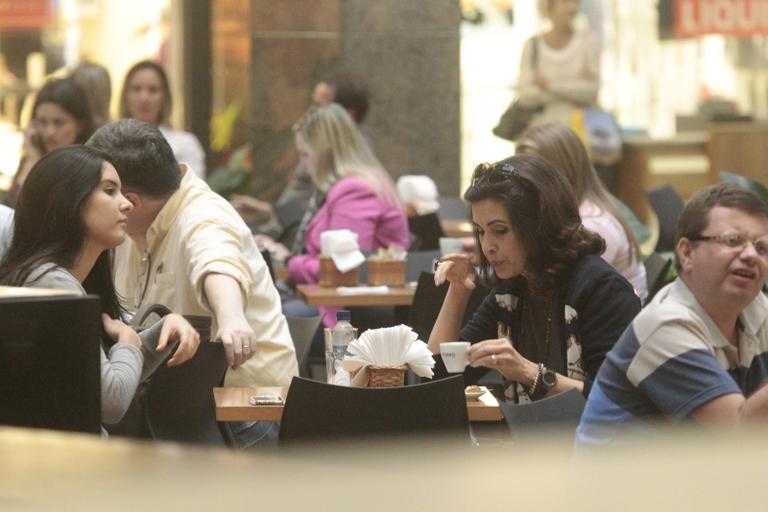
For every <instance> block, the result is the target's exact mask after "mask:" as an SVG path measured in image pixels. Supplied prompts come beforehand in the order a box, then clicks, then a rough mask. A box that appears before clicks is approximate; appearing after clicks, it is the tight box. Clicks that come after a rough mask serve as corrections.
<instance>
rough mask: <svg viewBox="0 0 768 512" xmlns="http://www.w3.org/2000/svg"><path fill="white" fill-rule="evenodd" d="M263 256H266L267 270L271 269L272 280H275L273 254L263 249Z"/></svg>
mask: <svg viewBox="0 0 768 512" xmlns="http://www.w3.org/2000/svg"><path fill="white" fill-rule="evenodd" d="M261 257H262V258H264V263H266V264H267V270H269V277H271V278H272V282H273V283H274V282H275V267H274V266H273V265H272V255H271V254H270V253H269V251H267V250H266V249H264V250H263V251H261Z"/></svg>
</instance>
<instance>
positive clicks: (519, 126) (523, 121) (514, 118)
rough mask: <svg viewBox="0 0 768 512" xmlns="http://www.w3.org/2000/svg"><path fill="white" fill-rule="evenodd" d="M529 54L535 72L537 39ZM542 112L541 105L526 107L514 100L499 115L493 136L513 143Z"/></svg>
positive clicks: (518, 100) (518, 99) (537, 59)
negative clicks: (534, 117)
mask: <svg viewBox="0 0 768 512" xmlns="http://www.w3.org/2000/svg"><path fill="white" fill-rule="evenodd" d="M531 52H532V54H531V61H532V63H533V70H534V72H535V71H536V68H537V67H538V61H539V43H538V38H534V39H533V48H532V49H531ZM542 110H544V107H543V106H542V105H536V106H535V107H526V106H525V105H523V104H521V103H520V98H515V99H514V100H513V101H512V103H510V105H509V107H507V110H505V111H504V113H503V114H502V115H501V118H500V119H499V122H498V124H496V127H495V128H494V129H493V134H494V135H496V136H497V137H501V138H502V139H507V140H511V141H515V140H517V138H518V137H520V135H521V134H522V133H523V132H524V131H525V129H526V128H528V125H529V124H531V119H533V116H534V115H536V114H538V113H539V112H541V111H542Z"/></svg>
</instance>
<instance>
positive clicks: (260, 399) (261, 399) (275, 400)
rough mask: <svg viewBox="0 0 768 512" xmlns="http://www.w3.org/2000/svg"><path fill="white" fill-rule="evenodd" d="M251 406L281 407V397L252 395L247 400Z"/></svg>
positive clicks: (282, 402)
mask: <svg viewBox="0 0 768 512" xmlns="http://www.w3.org/2000/svg"><path fill="white" fill-rule="evenodd" d="M248 403H250V404H251V405H283V404H284V403H285V401H284V400H283V397H281V396H277V395H253V396H251V397H249V398H248Z"/></svg>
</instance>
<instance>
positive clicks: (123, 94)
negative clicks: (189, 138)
mask: <svg viewBox="0 0 768 512" xmlns="http://www.w3.org/2000/svg"><path fill="white" fill-rule="evenodd" d="M145 69H149V70H152V71H154V72H155V73H157V76H159V77H160V82H161V83H162V85H163V105H162V107H161V108H160V113H159V115H158V119H157V124H158V125H161V124H166V123H168V119H170V117H171V108H172V107H173V98H172V97H171V86H170V83H169V82H168V75H166V74H165V69H163V66H161V65H160V64H158V63H157V62H154V61H151V60H142V61H139V62H137V63H136V64H134V65H133V66H131V69H129V70H128V73H126V74H125V79H124V80H123V89H122V90H121V91H120V117H132V116H131V114H130V112H128V89H129V88H130V84H131V79H132V78H133V75H135V74H136V73H138V72H139V71H143V70H145Z"/></svg>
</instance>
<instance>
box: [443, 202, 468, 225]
mask: <svg viewBox="0 0 768 512" xmlns="http://www.w3.org/2000/svg"><path fill="white" fill-rule="evenodd" d="M437 203H438V204H439V207H438V210H437V215H438V217H440V218H441V219H462V220H466V219H468V218H469V205H468V204H467V203H465V202H464V200H463V199H461V198H460V197H458V196H440V197H438V198H437Z"/></svg>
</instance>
